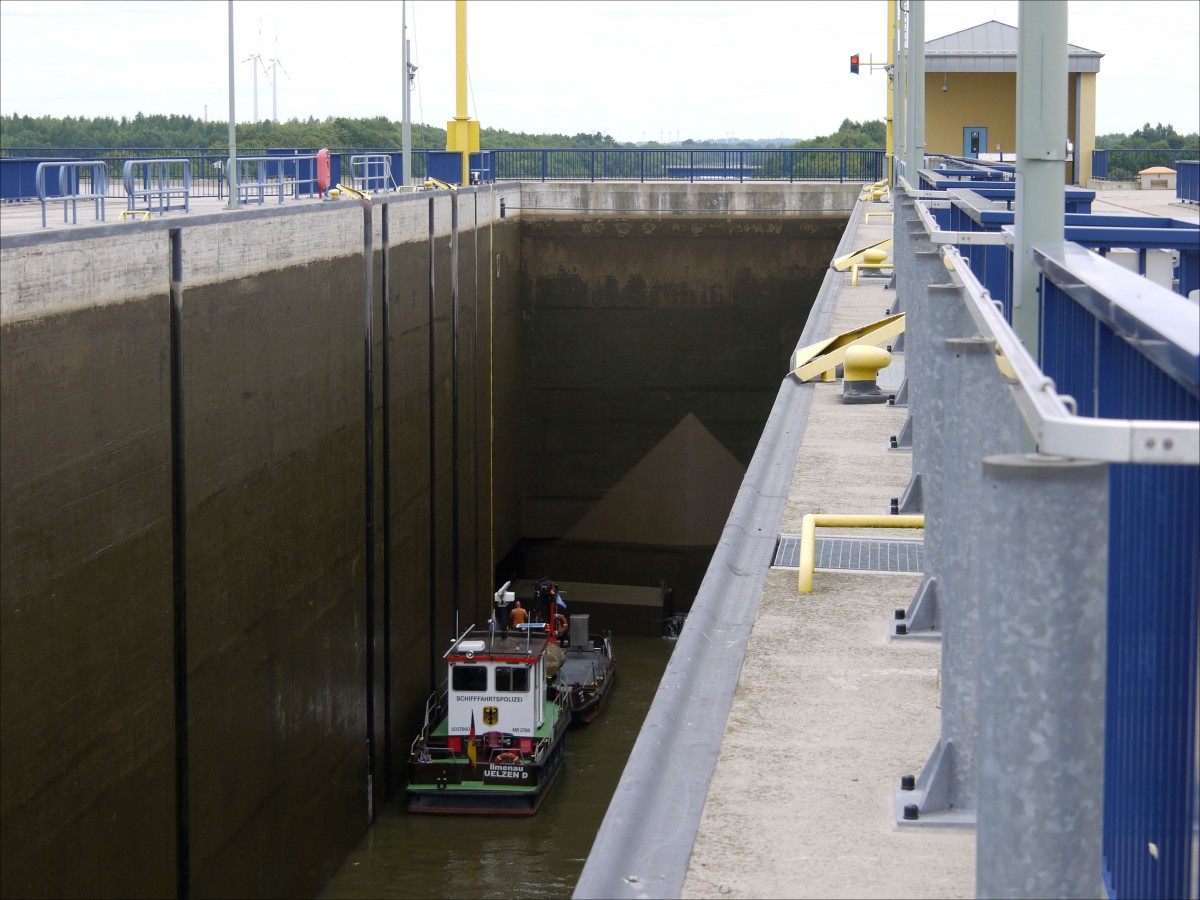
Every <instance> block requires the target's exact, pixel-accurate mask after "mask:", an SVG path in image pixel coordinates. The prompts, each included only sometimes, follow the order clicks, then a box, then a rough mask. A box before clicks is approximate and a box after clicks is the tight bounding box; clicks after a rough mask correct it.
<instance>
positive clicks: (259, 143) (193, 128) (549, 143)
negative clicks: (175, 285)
mask: <svg viewBox="0 0 1200 900" xmlns="http://www.w3.org/2000/svg"><path fill="white" fill-rule="evenodd" d="M411 134H412V146H413V148H414V149H416V150H442V149H445V147H446V129H445V128H439V127H437V126H434V125H424V124H416V123H414V124H413V125H412V126H411ZM237 140H238V144H239V145H240V146H243V147H255V148H264V149H271V148H280V147H289V148H290V147H329V148H345V147H354V148H373V149H379V148H390V147H399V146H401V143H402V140H403V131H402V126H401V123H400V122H398V121H395V120H393V119H389V118H387V117H385V116H375V117H374V118H369V119H348V118H345V117H342V116H330V117H329V118H326V119H324V120H320V121H319V120H317V119H315V118H313V117H311V116H310V117H309V118H308V119H307V120H303V121H302V120H300V119H290V120H288V121H286V122H273V121H267V122H249V123H244V124H241V125H238V128H237ZM886 142H887V126H886V123H885V122H884V120H883V119H871V120H868V121H863V122H855V121H853V120H851V119H844V120H843V121H842V123H841V125H840V126H838V129H837V131H835V132H833V133H832V134H829V135H824V136H822V137H815V138H808V139H804V140H793V139H781V140H779V141H770V140H763V139H755V140H737V139H731V140H725V139H722V140H693V139H691V138H688V139H685V140H682V141H669V142H660V141H646V142H642V143H635V142H624V143H622V142H620V141H617V140H614V139H613V137H612V135H609V134H604V133H602V132H600V131H597V132H595V133H593V134H584V133H579V134H574V135H567V134H527V133H525V132H523V131H508V130H506V129H503V128H481V129H480V143H481V144H482V145H483V147H484V148H486V149H489V150H490V149H495V150H507V149H528V148H556V149H579V150H600V149H629V148H636V147H680V148H683V149H729V148H758V149H792V148H795V149H882V148H883V147H884V146H885V145H886ZM1198 146H1200V134H1195V133H1193V134H1183V135H1181V134H1179V133H1178V132H1176V131H1175V129H1174V127H1172V126H1171V125H1163V124H1162V123H1161V122H1160V123H1159V124H1157V125H1153V126H1152V125H1151V124H1150V123H1149V122H1147V123H1146V124H1145V125H1144V126H1143V127H1142V128H1139V129H1137V130H1136V131H1134V132H1133V133H1132V134H1106V135H1100V136H1098V137H1097V138H1096V147H1097V149H1101V150H1119V149H1149V150H1153V149H1183V148H1190V147H1198ZM11 147H31V148H37V147H46V148H50V147H58V148H64V149H67V148H83V147H87V148H102V147H112V148H129V149H148V148H158V149H195V150H223V149H228V147H229V126H228V125H227V124H226V123H225V122H206V121H204V120H202V119H196V118H193V117H192V116H179V115H160V114H155V115H144V114H142V113H138V114H137V115H136V116H134V117H133V118H132V119H131V118H128V117H126V116H122V117H121V118H120V119H114V118H112V117H109V116H100V117H97V118H94V119H89V118H83V117H80V118H76V117H73V116H66V117H64V118H58V117H55V116H38V117H36V118H34V117H31V116H22V115H18V114H17V113H13V114H11V115H8V116H4V117H3V118H0V148H4V149H7V148H11Z"/></svg>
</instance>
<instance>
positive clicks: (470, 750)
mask: <svg viewBox="0 0 1200 900" xmlns="http://www.w3.org/2000/svg"><path fill="white" fill-rule="evenodd" d="M467 759H469V760H470V761H471V768H472V769H474V768H475V710H471V734H470V735H469V736H468V737H467Z"/></svg>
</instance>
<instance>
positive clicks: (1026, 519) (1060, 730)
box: [976, 454, 1109, 898]
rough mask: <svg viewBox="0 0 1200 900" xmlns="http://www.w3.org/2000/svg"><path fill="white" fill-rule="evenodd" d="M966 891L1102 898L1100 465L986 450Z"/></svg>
mask: <svg viewBox="0 0 1200 900" xmlns="http://www.w3.org/2000/svg"><path fill="white" fill-rule="evenodd" d="M982 481H983V484H982V492H983V500H982V504H981V521H982V529H981V535H980V537H981V546H982V547H984V548H986V549H987V552H986V553H984V554H983V555H982V556H981V560H980V566H979V576H978V577H979V591H980V597H981V599H982V601H983V602H982V603H981V607H980V626H981V628H982V633H983V634H984V635H985V636H986V640H984V641H983V642H982V645H981V651H980V654H979V668H980V672H982V673H986V677H981V679H980V685H979V809H978V827H977V832H976V847H977V849H976V853H977V856H976V895H977V896H979V897H988V898H1003V897H1027V898H1040V897H1102V896H1104V893H1105V892H1104V887H1103V884H1102V881H1101V876H1102V871H1103V869H1102V861H1101V850H1102V843H1103V825H1104V716H1105V664H1106V639H1107V602H1108V601H1107V588H1108V537H1109V536H1108V521H1109V509H1108V506H1109V503H1108V499H1109V482H1108V466H1107V464H1105V463H1098V462H1088V461H1082V460H1070V459H1065V458H1063V457H1048V456H1039V455H1035V454H1021V455H1015V454H1014V455H1007V456H991V457H988V458H986V459H985V460H984V461H983V477H982Z"/></svg>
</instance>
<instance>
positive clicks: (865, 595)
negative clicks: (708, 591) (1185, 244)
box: [681, 190, 1200, 898]
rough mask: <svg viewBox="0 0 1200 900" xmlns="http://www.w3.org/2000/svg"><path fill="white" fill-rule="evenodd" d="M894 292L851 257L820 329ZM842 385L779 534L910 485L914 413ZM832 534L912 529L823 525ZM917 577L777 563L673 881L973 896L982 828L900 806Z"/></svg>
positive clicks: (922, 699) (871, 317)
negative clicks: (948, 823)
mask: <svg viewBox="0 0 1200 900" xmlns="http://www.w3.org/2000/svg"><path fill="white" fill-rule="evenodd" d="M885 208H886V209H890V206H886V207H885V206H884V205H881V204H879V203H871V204H869V206H868V209H869V211H870V212H872V213H874V212H877V211H882V210H883V209H885ZM1093 211H1094V212H1097V213H1105V214H1110V215H1160V216H1170V217H1174V218H1180V219H1184V220H1187V221H1197V220H1200V210H1197V209H1196V208H1195V207H1189V206H1184V205H1183V204H1179V203H1177V202H1175V198H1174V195H1173V192H1166V191H1137V190H1111V191H1098V192H1097V197H1096V202H1095V203H1094V204H1093ZM891 233H892V227H891V223H890V221H889V220H888V219H887V218H885V217H875V216H872V217H871V220H870V221H869V222H867V223H866V224H862V225H860V226H859V227H858V231H857V233H856V235H855V238H854V240H853V241H852V244H851V246H852V247H853V248H855V249H859V248H863V247H866V246H869V245H870V244H872V243H874V242H875V241H878V240H881V239H883V238H886V237H890V236H891ZM894 300H895V295H894V293H893V292H892V291H890V290H887V289H885V288H884V287H883V286H882V284H881V282H880V281H879V280H870V281H864V282H863V283H862V284H860V285H858V286H854V285H852V284H851V277H850V275H849V273H847V274H846V276H845V280H844V283H843V284H842V285H841V288H840V290H839V292H838V295H837V298H836V300H835V304H836V307H835V314H834V317H833V322H832V325H831V326H830V329H829V335H834V334H838V333H841V332H843V331H847V330H849V329H851V328H855V327H858V326H861V325H865V324H868V323H870V322H873V321H875V320H877V319H880V318H882V317H883V316H884V315H885V314H886V311H887V309H888V307H889V306H890V305H891V304H892V303H893V301H894ZM902 361H903V356H902V355H900V356H898V357H896V359H895V360H894V362H893V364H892V366H893V367H895V366H897V365H898V364H900V363H902ZM889 368H891V367H889ZM888 375H889V372H888V370H886V369H885V370H884V371H883V372H881V377H880V384H881V385H886V381H885V380H886V379H887V378H888ZM893 380H895V379H893ZM841 390H842V387H841V383H840V382H831V383H825V384H818V385H816V387H815V396H814V398H813V403H812V407H811V411H810V414H809V419H808V422H807V425H806V426H805V427H804V436H803V440H802V443H801V446H800V451H799V454H798V456H797V459H796V460H795V467H794V470H793V475H792V480H791V486H790V490H789V494H788V503H787V505H786V507H785V512H784V516H783V521H782V522H781V524H780V532H781V534H797V535H798V534H799V533H800V530H801V520H802V518H803V516H804V515H806V514H808V513H861V514H880V513H886V512H887V511H888V507H889V503H890V501H891V499H892V498H896V497H900V496H901V495H902V494H903V492H904V489H905V488H906V486H907V485H908V481H909V479H910V477H911V472H912V468H911V464H912V459H911V454H910V453H906V452H903V451H895V450H890V449H889V446H890V442H889V438H890V437H891V436H892V435H896V434H897V433H898V432H899V430H900V428H901V426H902V425H903V424H904V420H905V414H906V411H905V410H904V409H902V408H896V407H891V406H887V405H847V404H843V403H842V402H841ZM838 533H842V534H853V535H856V536H859V537H865V538H872V539H881V538H905V539H913V538H917V539H919V538H920V536H921V535H920V532H917V531H913V530H905V529H896V530H890V529H889V530H881V529H870V530H866V529H859V530H853V529H822V530H821V531H820V534H821V535H823V536H824V535H827V534H838ZM919 584H920V577H919V576H917V575H908V574H876V573H849V572H825V571H821V570H818V571H817V572H816V573H815V575H814V578H813V590H812V593H811V594H805V595H802V594H800V593H799V591H798V587H797V571H796V570H795V569H781V568H773V569H771V571H770V573H769V574H768V576H767V579H766V584H765V587H764V589H763V595H762V599H761V603H760V605H759V608H758V613H757V618H756V620H755V624H754V629H753V632H752V633H751V636H750V640H749V644H748V646H747V651H746V658H745V662H744V664H743V667H742V671H741V675H740V678H739V681H738V686H737V690H736V693H735V695H734V698H733V705H732V708H731V710H730V714H729V719H728V722H727V727H726V733H725V737H724V740H723V742H722V744H721V751H720V755H719V758H718V761H717V766H716V769H715V771H714V773H713V777H712V781H711V784H710V786H709V790H708V795H707V800H706V802H705V806H704V812H703V815H702V818H701V822H700V828H699V831H698V834H697V837H696V840H695V843H694V845H693V848H692V856H691V861H690V864H689V867H688V871H687V875H686V879H685V881H684V886H683V890H682V892H681V896H682V897H685V898H700V897H713V898H722V897H756V898H777V897H778V898H802V897H830V898H833V897H855V898H871V897H973V896H975V830H974V828H936V827H922V826H916V827H914V826H897V824H896V822H895V811H894V799H893V798H894V793H895V790H896V789H897V788H898V787H899V785H900V777H901V775H903V774H913V775H919V774H920V772H921V769H922V768H923V767H924V765H925V763H926V762H927V761H928V759H929V756H930V754H931V752H932V751H933V749H934V746H935V744H936V743H937V741H938V738H939V735H940V729H941V722H940V709H939V702H940V685H939V674H940V668H941V650H940V644H938V643H935V642H918V641H904V640H899V641H897V640H893V639H892V638H891V637H890V633H891V627H890V626H891V622H892V618H893V612H894V610H895V609H897V608H902V607H906V606H908V604H909V602H910V601H911V600H912V598H913V594H914V592H915V591H916V589H917V587H918V586H919Z"/></svg>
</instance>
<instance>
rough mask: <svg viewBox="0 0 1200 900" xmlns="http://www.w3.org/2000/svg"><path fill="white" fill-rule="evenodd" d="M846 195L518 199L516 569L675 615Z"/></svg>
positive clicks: (768, 396)
mask: <svg viewBox="0 0 1200 900" xmlns="http://www.w3.org/2000/svg"><path fill="white" fill-rule="evenodd" d="M860 189H861V186H860V185H839V184H830V185H819V184H803V185H801V184H794V185H787V184H772V185H769V186H763V185H755V184H724V183H708V184H705V183H694V184H693V183H658V184H550V183H548V184H527V185H523V187H522V195H521V213H522V229H521V261H522V267H521V291H522V295H523V297H524V302H523V311H524V318H523V326H524V335H523V340H522V347H523V348H524V350H525V353H524V367H523V384H524V393H525V396H526V398H527V403H526V406H525V409H524V416H523V419H524V423H523V428H522V435H523V446H524V447H525V448H526V449H525V453H524V459H523V464H524V468H523V470H522V471H523V476H522V481H523V483H524V485H525V496H524V501H523V504H522V519H521V531H522V535H523V537H525V538H526V539H527V540H526V541H525V543H524V545H523V548H522V549H523V551H524V552H523V553H522V554H521V555H520V556H519V557H518V559H517V561H516V562H515V563H514V566H513V568H514V569H520V568H522V565H521V564H522V563H523V564H524V567H525V568H529V569H530V570H531V571H532V569H537V571H538V572H541V571H544V570H552V571H568V572H570V575H569V576H568V575H564V576H562V577H570V578H573V579H577V580H583V581H598V582H605V581H615V582H618V583H620V582H624V583H629V584H651V585H657V584H659V583H660V581H661V582H665V583H666V584H668V585H669V586H670V587H671V588H672V589H673V592H674V597H673V599H674V602H675V603H676V604H677V605H678V606H679V608H681V609H686V608H687V606H688V605H689V603H690V598H691V596H692V595H693V594H694V593H695V590H696V589H697V588H698V587H699V583H700V580H701V579H702V577H703V574H704V570H705V568H706V567H707V560H708V558H709V557H710V556H711V554H712V550H713V548H714V547H715V546H716V544H717V541H718V540H719V538H720V534H721V530H722V528H723V526H724V524H725V519H726V516H727V514H728V511H729V507H730V505H731V504H732V502H733V499H734V497H735V496H736V493H737V490H738V487H739V486H740V484H741V480H742V476H743V474H744V472H745V468H746V466H747V465H748V464H749V461H750V458H751V456H752V454H753V452H754V449H755V447H756V446H757V444H758V439H759V436H760V435H761V433H762V427H763V423H764V422H765V421H766V418H767V414H768V413H769V411H770V408H771V405H772V403H773V402H774V399H775V396H776V394H777V392H778V388H779V383H780V381H781V380H782V379H783V378H784V377H785V376H786V375H787V373H788V364H789V359H790V354H791V352H792V350H793V349H794V348H795V343H796V340H797V338H798V337H799V335H800V332H801V330H802V329H803V327H804V323H805V321H806V319H807V317H808V313H809V310H810V308H811V304H812V299H813V298H814V297H815V296H816V293H817V290H818V289H819V287H820V283H821V279H822V278H823V277H824V275H825V272H826V271H827V270H828V267H829V261H830V259H831V258H832V256H833V250H834V248H835V247H836V246H837V242H838V240H839V239H840V238H841V234H842V231H843V230H844V228H845V223H846V218H847V215H848V213H847V210H849V209H850V208H851V207H852V206H853V204H854V202H855V200H856V198H857V196H858V192H859V190H860ZM881 315H882V311H881ZM552 562H558V563H559V565H558V566H556V567H554V568H553V569H549V566H550V564H551V563H552Z"/></svg>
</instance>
